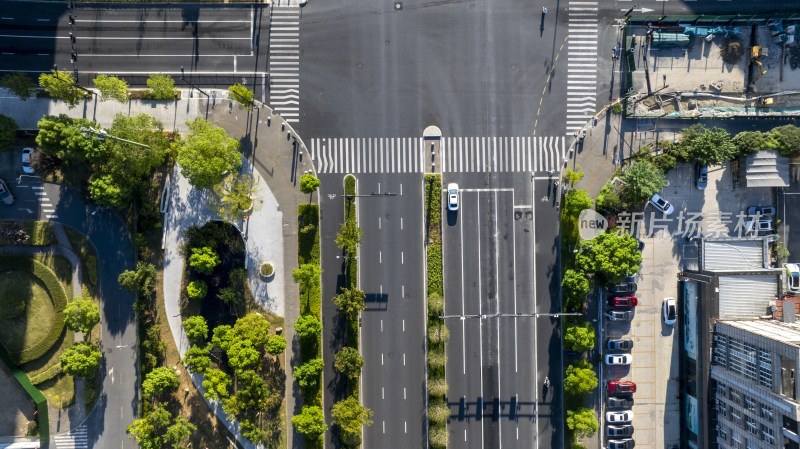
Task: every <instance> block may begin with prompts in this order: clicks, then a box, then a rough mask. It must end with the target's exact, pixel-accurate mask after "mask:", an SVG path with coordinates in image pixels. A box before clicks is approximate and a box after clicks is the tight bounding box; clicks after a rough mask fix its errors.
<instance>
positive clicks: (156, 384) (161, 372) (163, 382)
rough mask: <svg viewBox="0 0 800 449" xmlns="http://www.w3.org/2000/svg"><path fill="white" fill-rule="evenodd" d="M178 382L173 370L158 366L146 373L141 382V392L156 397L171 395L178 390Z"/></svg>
mask: <svg viewBox="0 0 800 449" xmlns="http://www.w3.org/2000/svg"><path fill="white" fill-rule="evenodd" d="M178 385H180V380H179V379H178V375H177V374H175V370H174V369H173V368H170V367H168V366H159V367H158V368H156V369H154V370H153V371H150V372H149V373H147V375H146V376H145V378H144V381H143V382H142V390H144V392H145V394H147V395H151V396H152V395H155V396H158V395H160V394H162V393H172V392H173V391H175V390H177V389H178Z"/></svg>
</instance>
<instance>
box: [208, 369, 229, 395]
mask: <svg viewBox="0 0 800 449" xmlns="http://www.w3.org/2000/svg"><path fill="white" fill-rule="evenodd" d="M204 377H205V380H203V388H205V389H206V393H205V397H206V399H211V400H214V401H218V400H220V399H222V398H226V397H228V396H229V395H230V392H229V390H228V389H229V388H230V386H231V378H230V376H228V375H227V374H225V372H224V371H221V370H218V369H209V370H206V372H205V376H204Z"/></svg>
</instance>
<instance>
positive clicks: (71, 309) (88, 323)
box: [64, 296, 100, 341]
mask: <svg viewBox="0 0 800 449" xmlns="http://www.w3.org/2000/svg"><path fill="white" fill-rule="evenodd" d="M99 322H100V308H99V307H98V306H97V304H95V303H94V302H92V300H90V299H83V298H82V297H80V296H76V297H75V298H73V299H72V301H71V302H70V303H68V304H67V307H66V308H65V309H64V324H66V325H67V327H68V328H70V329H72V330H73V331H75V332H83V340H84V341H89V336H90V334H91V332H92V328H94V327H95V326H96V325H97V323H99Z"/></svg>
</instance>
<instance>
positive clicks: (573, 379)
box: [564, 360, 597, 394]
mask: <svg viewBox="0 0 800 449" xmlns="http://www.w3.org/2000/svg"><path fill="white" fill-rule="evenodd" d="M595 388H597V374H596V373H595V372H594V370H592V365H591V364H589V362H587V361H585V360H578V361H577V362H575V363H574V364H572V365H569V366H568V367H567V372H566V376H565V377H564V391H565V392H568V393H569V394H585V393H588V392H590V391H592V390H594V389H595Z"/></svg>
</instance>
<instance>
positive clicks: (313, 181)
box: [300, 173, 319, 194]
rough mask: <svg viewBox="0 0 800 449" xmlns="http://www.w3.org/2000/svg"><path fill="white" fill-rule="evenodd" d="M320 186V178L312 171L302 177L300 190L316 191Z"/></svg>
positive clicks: (305, 191) (304, 191) (306, 191)
mask: <svg viewBox="0 0 800 449" xmlns="http://www.w3.org/2000/svg"><path fill="white" fill-rule="evenodd" d="M318 188H319V179H318V178H317V177H316V176H314V175H312V174H311V173H306V174H304V175H303V176H301V177H300V191H301V192H303V193H309V194H310V193H314V192H315V191H316V190H317V189H318Z"/></svg>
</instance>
